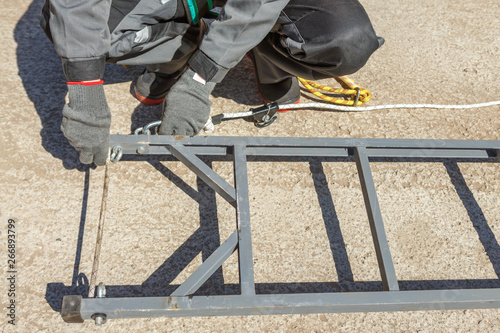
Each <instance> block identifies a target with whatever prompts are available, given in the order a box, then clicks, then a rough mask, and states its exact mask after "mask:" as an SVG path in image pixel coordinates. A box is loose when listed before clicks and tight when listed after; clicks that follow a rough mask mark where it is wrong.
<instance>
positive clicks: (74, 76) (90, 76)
mask: <svg viewBox="0 0 500 333" xmlns="http://www.w3.org/2000/svg"><path fill="white" fill-rule="evenodd" d="M104 63H105V59H104V57H101V58H95V59H91V60H88V59H83V60H81V61H70V60H68V59H64V58H63V59H62V65H63V71H64V75H66V79H67V80H68V81H69V82H77V81H91V80H99V79H102V77H103V76H104Z"/></svg>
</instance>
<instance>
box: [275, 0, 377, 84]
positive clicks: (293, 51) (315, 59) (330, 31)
mask: <svg viewBox="0 0 500 333" xmlns="http://www.w3.org/2000/svg"><path fill="white" fill-rule="evenodd" d="M294 2H295V1H294ZM307 2H308V1H305V2H304V1H301V2H297V4H296V5H294V4H293V3H292V4H291V6H290V7H287V8H286V9H285V14H286V16H287V17H286V19H285V20H284V22H282V24H281V29H280V30H281V32H282V33H283V34H282V39H281V40H282V45H283V46H285V47H286V48H287V49H288V52H289V54H290V55H291V56H292V57H294V58H295V59H296V60H299V61H301V62H304V63H306V64H308V65H310V66H313V67H316V68H315V71H317V72H319V74H318V75H317V76H318V77H317V78H321V77H320V76H324V77H332V76H341V75H347V74H351V73H354V72H356V71H358V70H359V69H360V68H361V67H363V66H364V65H365V63H366V62H367V60H368V58H369V57H370V56H371V55H372V53H373V52H374V51H375V50H377V49H378V47H379V40H378V38H377V36H376V34H375V31H374V30H373V27H372V24H371V22H370V19H369V18H368V15H367V14H366V12H365V10H364V8H363V7H362V6H361V5H360V4H359V2H358V1H356V0H351V1H345V0H343V1H321V0H320V1H315V2H314V6H313V5H308V4H307ZM304 3H305V4H304ZM318 5H319V6H324V8H322V9H320V10H318ZM326 6H328V7H326ZM313 9H314V10H313ZM285 21H288V22H285ZM321 73H322V74H323V75H321Z"/></svg>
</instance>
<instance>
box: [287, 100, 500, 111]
mask: <svg viewBox="0 0 500 333" xmlns="http://www.w3.org/2000/svg"><path fill="white" fill-rule="evenodd" d="M494 105H500V101H492V102H486V103H476V104H461V105H460V104H457V105H454V104H453V105H442V104H389V105H375V106H362V107H359V106H341V105H333V104H326V103H303V104H284V105H280V106H279V108H280V110H281V109H286V110H289V109H316V108H321V109H330V110H335V111H347V112H363V111H375V110H386V109H456V110H460V109H476V108H484V107H488V106H494Z"/></svg>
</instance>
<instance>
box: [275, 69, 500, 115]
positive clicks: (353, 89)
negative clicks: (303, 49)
mask: <svg viewBox="0 0 500 333" xmlns="http://www.w3.org/2000/svg"><path fill="white" fill-rule="evenodd" d="M298 79H299V81H300V82H301V83H302V84H303V85H304V87H305V88H306V89H307V90H308V91H309V92H311V93H312V94H313V95H315V96H317V97H319V98H321V99H322V100H323V101H326V102H328V103H324V102H314V103H303V104H285V105H280V106H279V109H280V111H281V110H290V109H307V108H318V109H330V110H336V111H348V112H363V111H375V110H385V109H425V108H427V109H475V108H483V107H487V106H493V105H500V101H492V102H486V103H475V104H462V105H460V104H452V105H442V104H389V105H376V106H368V107H367V106H364V107H359V106H360V105H362V104H364V103H366V102H368V101H369V100H371V98H372V94H371V93H370V92H369V91H368V90H366V89H363V88H361V87H360V86H358V85H357V84H356V83H355V82H354V81H353V80H351V79H350V78H349V77H347V76H340V77H336V78H335V80H336V81H337V82H338V83H340V84H341V85H342V87H343V89H335V88H332V87H328V86H324V85H321V84H318V83H316V82H313V81H309V80H305V79H303V78H300V77H298ZM317 89H319V90H323V91H328V92H329V93H331V94H336V95H337V97H331V96H326V95H324V94H322V93H321V92H319V91H318V90H317ZM330 103H331V104H330Z"/></svg>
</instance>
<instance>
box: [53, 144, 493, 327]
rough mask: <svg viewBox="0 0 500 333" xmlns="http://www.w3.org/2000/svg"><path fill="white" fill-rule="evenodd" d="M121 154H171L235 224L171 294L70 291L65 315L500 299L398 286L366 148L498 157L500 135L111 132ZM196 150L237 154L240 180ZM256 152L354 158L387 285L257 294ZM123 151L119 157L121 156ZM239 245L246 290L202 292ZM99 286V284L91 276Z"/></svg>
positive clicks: (427, 156) (489, 304)
mask: <svg viewBox="0 0 500 333" xmlns="http://www.w3.org/2000/svg"><path fill="white" fill-rule="evenodd" d="M110 146H111V147H112V148H113V150H114V153H115V158H116V156H117V155H119V157H121V156H122V155H173V156H174V157H175V158H176V159H177V160H179V161H181V162H182V163H184V164H185V165H186V166H187V167H188V168H189V169H191V170H192V171H193V172H194V173H195V174H196V175H197V176H198V177H199V178H200V179H202V180H203V181H204V182H205V183H206V184H207V185H208V186H209V187H210V188H212V189H213V190H214V191H215V192H217V193H218V194H219V195H220V196H221V197H222V198H224V199H225V200H226V201H227V202H228V203H229V204H231V205H232V206H233V207H234V208H235V210H236V230H235V231H234V232H233V233H232V234H231V236H229V237H228V238H227V239H226V240H225V242H223V243H222V245H220V247H219V248H218V249H217V250H215V251H214V252H213V253H212V255H211V256H210V257H208V259H207V260H205V261H204V262H203V263H202V264H201V265H200V266H199V267H198V269H196V271H195V272H194V273H193V274H192V275H191V276H189V277H188V278H187V279H186V280H185V282H184V283H182V284H181V285H180V286H178V288H177V289H176V290H175V291H174V292H173V293H171V294H170V295H169V296H168V297H131V298H106V297H105V286H104V285H102V284H100V285H99V286H98V287H97V297H96V298H83V297H82V296H81V295H70V296H64V298H63V305H62V310H61V314H62V317H63V319H64V320H65V321H66V322H80V323H81V322H83V321H84V320H89V319H93V320H95V321H96V323H97V324H102V323H103V322H105V321H106V319H115V318H131V317H158V316H164V317H180V316H229V315H256V314H290V313H302V314H306V313H321V312H323V313H331V312H367V311H414V310H432V309H437V310H446V309H472V308H498V307H500V288H489V289H445V290H400V288H399V283H398V279H397V277H396V272H395V269H394V264H393V261H392V257H391V253H390V249H389V244H388V241H387V237H386V233H385V230H384V223H383V221H382V215H381V212H380V207H379V203H378V199H377V193H376V191H375V184H374V181H373V177H372V172H371V168H370V161H369V158H400V159H401V158H409V159H411V160H414V159H415V160H423V161H428V160H432V159H440V160H442V159H473V161H475V162H478V161H492V160H494V159H496V161H497V162H498V161H499V160H500V141H469V140H407V139H341V138H268V137H215V136H211V137H203V136H197V137H186V138H182V137H172V136H159V135H112V136H111V138H110ZM197 155H206V156H227V157H230V156H232V161H233V164H234V184H235V186H234V187H233V186H232V185H230V184H229V183H228V182H227V181H226V180H224V179H223V178H222V177H220V176H219V175H218V174H217V173H216V172H215V171H214V170H212V169H211V168H210V167H209V166H207V164H205V162H203V161H202V160H201V159H200V158H199V157H198V156H197ZM249 156H273V157H284V158H289V157H320V158H329V157H343V158H353V159H354V161H355V163H356V166H357V170H358V174H359V177H360V181H361V187H362V192H363V197H364V201H365V206H366V211H367V215H368V220H369V223H370V229H371V233H372V238H373V242H374V245H375V252H376V256H377V261H378V265H379V270H380V276H381V281H382V284H383V289H384V291H368V292H342V293H305V294H304V293H300V294H258V293H256V288H255V287H256V286H255V281H254V267H253V255H252V236H251V231H250V223H251V222H250V205H249V194H248V192H249V189H248V174H247V158H248V157H249ZM118 159H119V158H118ZM235 250H238V264H239V286H240V294H239V295H213V296H212V295H211V296H196V291H197V290H198V289H199V288H200V287H201V286H202V285H203V283H204V282H205V281H207V280H208V279H209V278H210V277H211V276H212V274H213V273H214V272H215V271H217V270H218V269H219V267H221V265H222V264H223V263H224V262H225V261H226V260H227V259H228V258H229V256H230V255H231V254H232V253H233V252H234V251H235ZM91 288H93V286H91Z"/></svg>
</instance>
